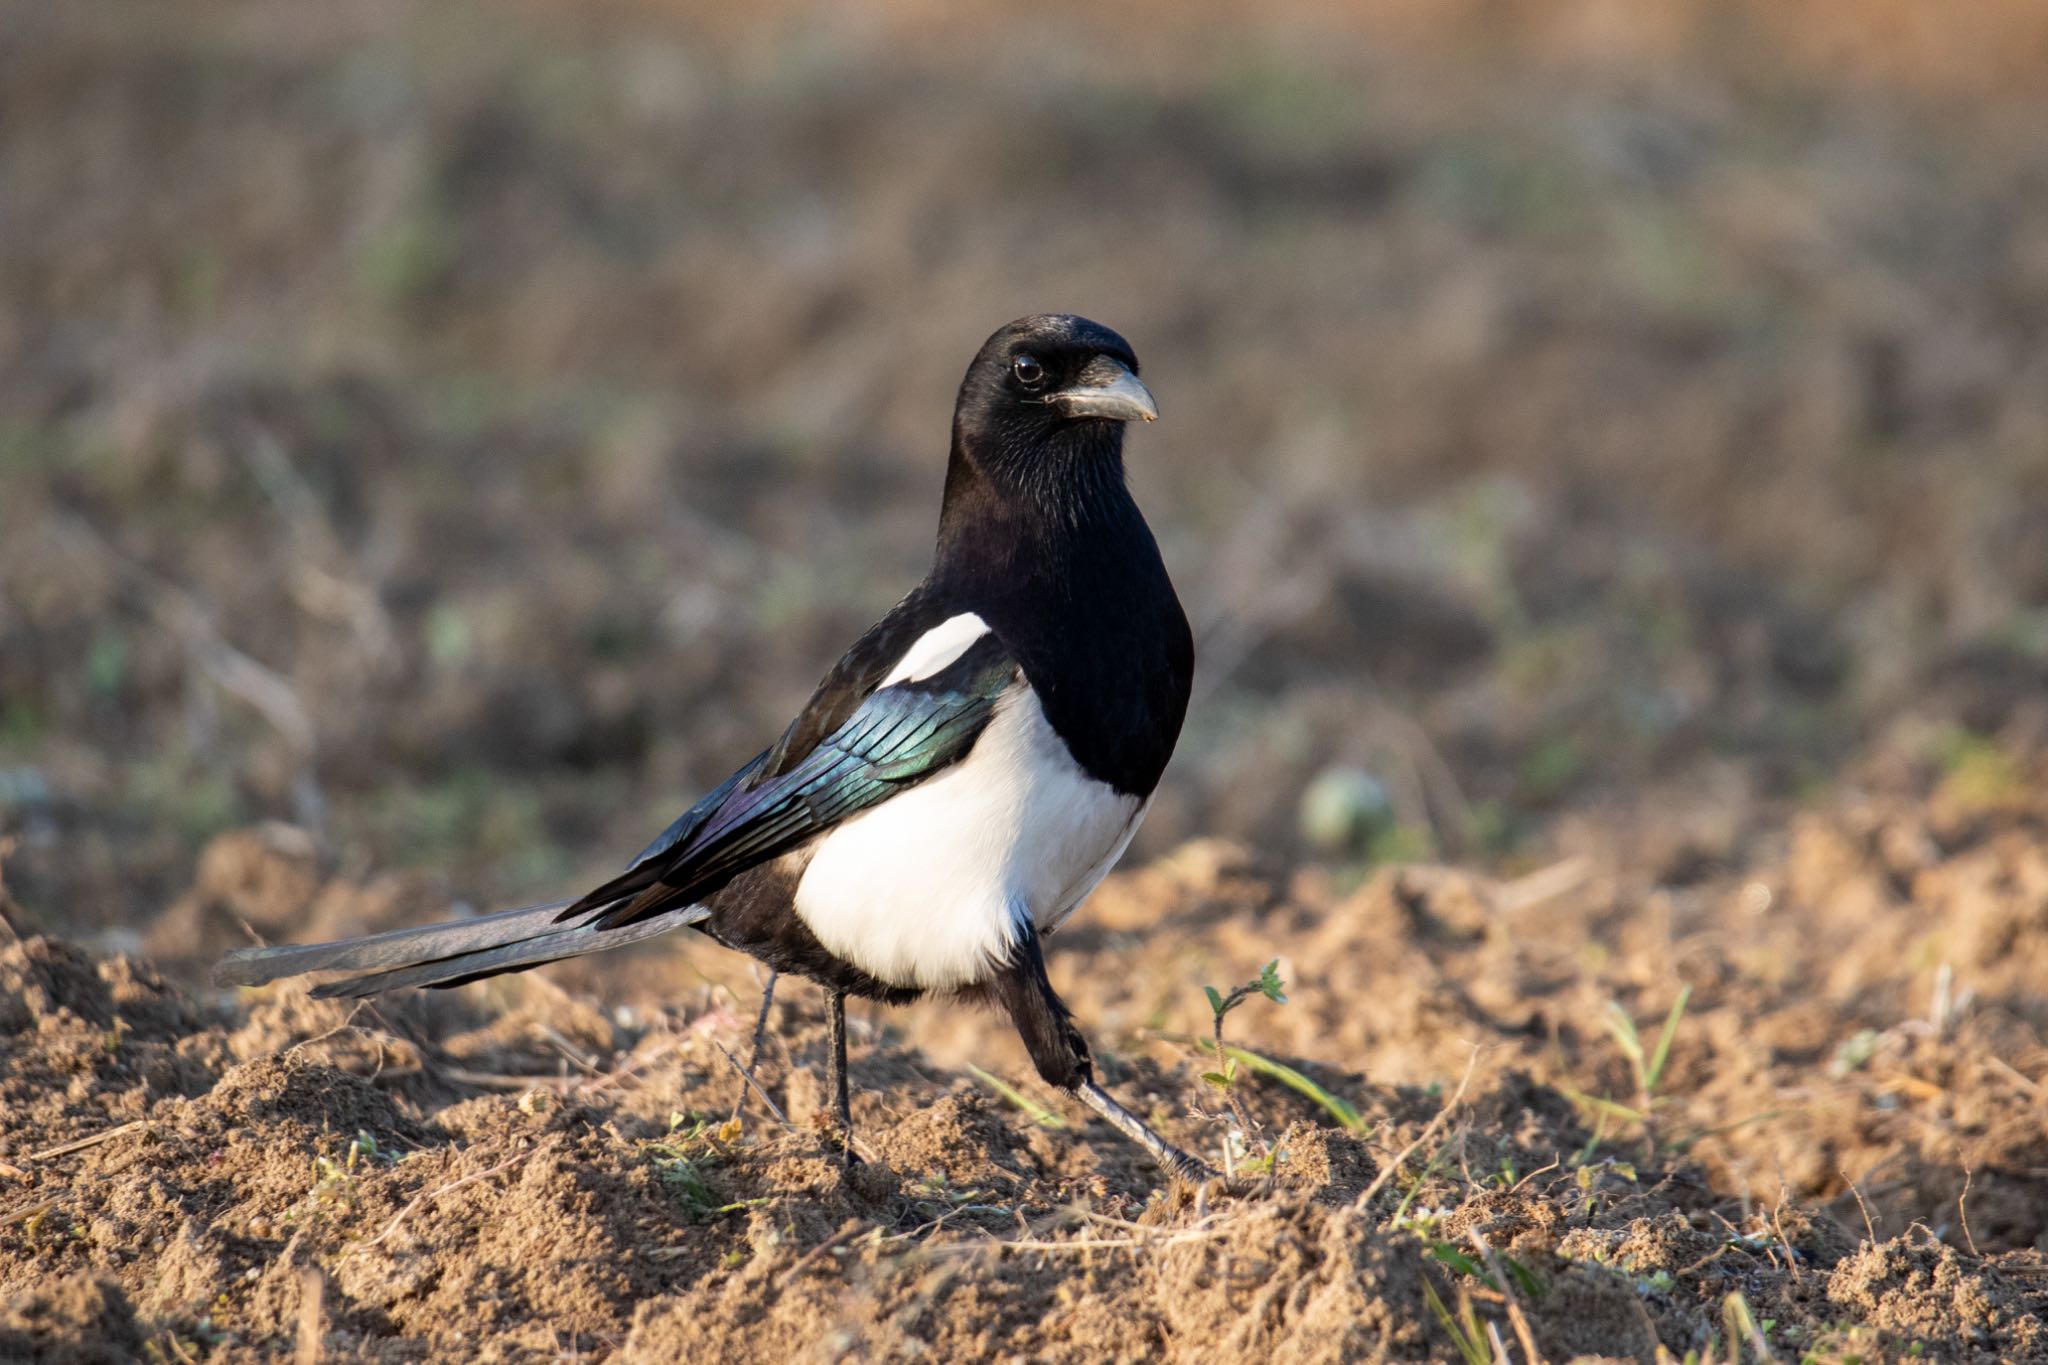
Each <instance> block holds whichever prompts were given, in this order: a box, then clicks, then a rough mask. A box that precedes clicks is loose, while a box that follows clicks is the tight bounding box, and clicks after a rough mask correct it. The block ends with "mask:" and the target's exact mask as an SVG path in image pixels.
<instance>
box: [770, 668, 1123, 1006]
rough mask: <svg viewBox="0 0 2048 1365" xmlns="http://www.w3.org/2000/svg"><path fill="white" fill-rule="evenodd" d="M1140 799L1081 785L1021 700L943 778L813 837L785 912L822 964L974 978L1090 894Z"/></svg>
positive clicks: (903, 980)
mask: <svg viewBox="0 0 2048 1365" xmlns="http://www.w3.org/2000/svg"><path fill="white" fill-rule="evenodd" d="M1149 804H1150V802H1149V801H1140V800H1139V799H1138V798H1137V797H1134V796H1126V795H1123V794H1122V793H1119V792H1117V791H1116V790H1115V789H1113V788H1111V787H1109V786H1108V785H1106V784H1104V783H1101V782H1097V781H1096V780H1095V779H1094V778H1092V777H1089V776H1088V775H1087V774H1086V773H1085V772H1083V771H1082V770H1081V768H1080V765H1078V764H1076V763H1075V762H1074V759H1073V756H1072V755H1071V754H1069V753H1068V752H1067V746H1066V744H1065V743H1064V742H1062V741H1061V739H1060V737H1059V736H1058V735H1057V734H1056V733H1054V731H1053V728H1052V726H1051V725H1049V724H1048V723H1047V722H1046V719H1045V712H1044V711H1043V710H1042V709H1040V707H1039V705H1038V698H1037V696H1036V694H1034V693H1033V692H1032V691H1031V689H1030V688H1028V687H1024V686H1018V687H1016V688H1014V689H1012V690H1011V691H1010V692H1009V693H1007V694H1005V695H1004V697H1003V698H1002V700H1001V701H999V702H998V703H997V704H996V713H995V717H994V718H993V719H992V720H991V721H990V722H989V726H988V729H986V730H984V731H983V732H982V735H981V738H980V739H979V740H978V741H976V743H975V746H974V748H973V749H972V750H971V751H970V752H969V753H968V755H967V757H966V758H965V759H964V760H963V761H961V762H960V763H959V764H957V765H956V766H954V767H952V768H949V769H948V770H946V771H945V772H943V773H941V774H939V775H938V776H937V777H934V778H931V779H930V780H928V781H925V782H922V783H920V784H918V785H917V786H915V787H912V788H911V789H910V790H908V791H906V792H904V793H903V794H902V795H900V796H895V797H891V798H890V799H889V800H887V801H884V802H883V803H882V804H881V805H879V806H876V807H874V808H873V809H871V810H868V811H864V812H862V813H861V814H860V815H857V816H855V817H854V818H853V819H851V820H848V821H847V822H846V823H845V824H843V825H840V826H839V827H838V828H836V829H834V830H833V831H832V832H831V833H830V834H828V835H826V836H825V838H824V839H823V840H821V841H820V842H819V844H818V846H817V849H816V852H815V853H814V854H813V855H812V857H811V861H810V865H809V866H808V867H806V868H805V869H804V874H803V879H802V880H801V881H800V882H798V884H797V889H796V911H797V914H799V915H800V916H802V917H803V920H804V922H805V923H806V924H808V925H809V926H810V928H811V932H812V933H814V934H816V935H817V936H818V941H819V942H820V943H822V944H824V945H825V947H827V948H828V949H830V950H831V951H832V952H833V953H834V954H835V955H836V956H838V957H841V958H843V959H845V960H846V961H848V962H851V963H852V964H854V965H855V966H857V967H859V968H860V969H861V970H862V971H864V972H867V973H868V974H869V975H870V976H873V977H875V978H876V979H878V980H881V981H885V982H888V983H889V984H890V985H895V986H916V987H921V988H924V989H928V990H930V989H944V988H946V987H953V986H967V985H972V984H974V983H976V982H979V981H984V980H987V979H988V976H989V973H990V971H991V970H992V969H993V968H995V967H998V966H1000V965H1001V964H1002V963H1004V962H1005V961H1007V960H1008V958H1009V955H1010V951H1011V949H1012V948H1013V947H1015V945H1016V942H1017V937H1018V934H1019V932H1020V931H1021V929H1022V928H1023V926H1024V924H1025V923H1026V922H1029V923H1032V924H1035V925H1036V926H1037V927H1038V928H1039V930H1040V931H1041V932H1044V931H1049V930H1051V929H1053V928H1054V927H1056V926H1057V925H1058V924H1059V923H1060V921H1061V920H1063V919H1065V918H1066V917H1067V916H1068V915H1069V914H1070V913H1072V911H1073V909H1074V907H1075V906H1077V905H1079V904H1080V903H1081V901H1082V900H1083V898H1085V897H1086V896H1087V894H1088V893H1089V892H1090V891H1092V890H1094V889H1095V884H1096V883H1097V882H1099V881H1101V880H1102V878H1103V876H1104V874H1106V873H1107V872H1108V871H1109V869H1110V867H1111V866H1112V865H1113V864H1114V863H1115V862H1116V860H1117V859H1118V858H1119V857H1120V856H1122V854H1123V851H1124V848H1125V847H1126V846H1127V845H1128V844H1129V843H1130V841H1131V836H1132V834H1134V833H1136V831H1137V828H1138V822H1139V821H1140V820H1142V819H1143V818H1144V815H1145V807H1146V806H1147V805H1149Z"/></svg>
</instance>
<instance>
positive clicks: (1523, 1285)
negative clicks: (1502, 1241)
mask: <svg viewBox="0 0 2048 1365" xmlns="http://www.w3.org/2000/svg"><path fill="white" fill-rule="evenodd" d="M1499 1255H1500V1263H1501V1264H1502V1265H1504V1266H1506V1267H1507V1268H1508V1278H1509V1279H1511V1280H1513V1281H1514V1282H1515V1288H1517V1289H1519V1290H1521V1291H1522V1292H1523V1293H1524V1294H1527V1295H1528V1296H1529V1297H1530V1298H1532V1299H1540V1298H1542V1297H1543V1281H1541V1280H1539V1279H1537V1278H1536V1272H1535V1271H1533V1270H1531V1269H1529V1267H1527V1266H1525V1265H1523V1264H1522V1263H1521V1262H1520V1261H1518V1260H1516V1259H1515V1258H1514V1257H1512V1256H1510V1255H1508V1254H1507V1253H1506V1252H1505V1251H1503V1252H1501V1253H1499Z"/></svg>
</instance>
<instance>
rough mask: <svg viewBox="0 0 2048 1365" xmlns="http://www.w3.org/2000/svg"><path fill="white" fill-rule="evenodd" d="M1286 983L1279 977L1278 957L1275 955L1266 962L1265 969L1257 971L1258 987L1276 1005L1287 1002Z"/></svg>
mask: <svg viewBox="0 0 2048 1365" xmlns="http://www.w3.org/2000/svg"><path fill="white" fill-rule="evenodd" d="M1286 984H1287V983H1286V982H1284V981H1282V980H1281V979H1280V959H1279V958H1277V957H1276V958H1274V959H1273V960H1272V961H1271V962H1268V963H1267V964H1266V970H1264V971H1263V972H1260V973H1259V982H1258V985H1259V989H1260V990H1261V991H1263V992H1265V996H1266V998H1267V999H1268V1000H1271V1001H1272V1002H1273V1003H1274V1004H1276V1005H1284V1004H1286V1003H1287V991H1286V990H1285V986H1286Z"/></svg>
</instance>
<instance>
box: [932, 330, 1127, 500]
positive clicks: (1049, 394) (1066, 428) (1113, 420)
mask: <svg viewBox="0 0 2048 1365" xmlns="http://www.w3.org/2000/svg"><path fill="white" fill-rule="evenodd" d="M1158 416H1159V409H1158V407H1157V406H1156V405H1155V404H1154V403H1153V401H1152V394H1151V392H1150V391H1149V390H1147V389H1146V387H1145V386H1144V384H1142V383H1141V382H1139V379H1138V358H1137V356H1135V355H1133V354H1132V353H1131V344H1130V343H1129V342H1127V341H1125V340H1124V339H1123V338H1122V337H1120V336H1118V335H1117V334H1116V333H1115V332H1112V331H1110V330H1109V328H1107V327H1104V326H1103V325H1102V324H1101V323H1099V322H1090V321H1089V320H1088V319H1086V318H1080V317H1075V316H1073V315H1072V314H1070V313H1040V314H1036V315H1034V316H1032V317H1028V318H1019V319H1017V321H1015V322H1013V323H1011V324H1010V325H1009V326H1007V327H1004V328H1002V329H1000V330H999V331H997V332H996V334H995V335H994V336H992V337H990V338H989V339H988V341H987V342H986V343H984V344H983V346H982V348H981V351H980V352H979V353H978V354H977V355H976V356H975V357H974V363H973V364H972V365H969V366H968V367H967V377H966V378H965V379H964V380H962V381H961V384H960V401H959V405H958V406H957V407H956V408H955V409H954V416H953V431H954V444H955V446H956V447H958V448H960V449H962V450H964V451H965V452H966V453H967V454H968V455H969V456H970V458H973V459H974V460H975V461H976V463H978V464H983V465H995V466H1003V465H1011V464H1019V463H1028V462H1031V461H1033V460H1037V459H1043V458H1057V457H1058V456H1059V455H1061V454H1080V453H1082V452H1084V451H1093V452H1095V453H1097V454H1105V453H1106V454H1108V455H1110V456H1112V457H1114V456H1115V455H1117V454H1120V453H1121V450H1122V444H1123V443H1122V433H1123V426H1124V423H1126V422H1130V421H1143V422H1150V421H1152V420H1153V419H1154V418H1156V417H1158ZM989 472H991V473H993V472H997V471H996V470H994V469H991V470H990V471H989ZM1018 472H1020V473H1022V472H1026V471H1024V470H1019V471H1018Z"/></svg>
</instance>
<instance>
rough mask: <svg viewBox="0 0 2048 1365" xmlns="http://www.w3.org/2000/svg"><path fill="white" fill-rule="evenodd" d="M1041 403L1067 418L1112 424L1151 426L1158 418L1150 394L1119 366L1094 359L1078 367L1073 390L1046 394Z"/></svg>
mask: <svg viewBox="0 0 2048 1365" xmlns="http://www.w3.org/2000/svg"><path fill="white" fill-rule="evenodd" d="M1045 401H1046V402H1048V403H1050V404H1052V406H1054V407H1056V408H1058V409H1059V410H1060V411H1061V412H1062V413H1063V414H1065V415H1066V416H1068V417H1101V418H1107V419H1108V420H1109V421H1112V422H1151V421H1156V420H1157V419H1158V417H1159V405H1158V404H1157V403H1155V402H1153V401H1152V391H1151V390H1150V389H1148V388H1146V387H1145V386H1144V385H1143V384H1141V383H1139V382H1138V376H1136V375H1134V374H1132V373H1131V372H1130V370H1129V369H1128V368H1126V367H1125V365H1124V364H1123V362H1121V361H1118V360H1112V359H1111V358H1110V357H1108V356H1106V355H1099V356H1096V357H1095V358H1094V359H1093V360H1091V361H1089V362H1088V363H1087V364H1086V365H1085V366H1083V367H1082V369H1081V373H1080V375H1079V376H1078V377H1077V379H1076V382H1075V384H1074V386H1073V387H1072V388H1070V389H1061V390H1060V391H1059V392H1058V393H1053V394H1047V395H1046V398H1045Z"/></svg>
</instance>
